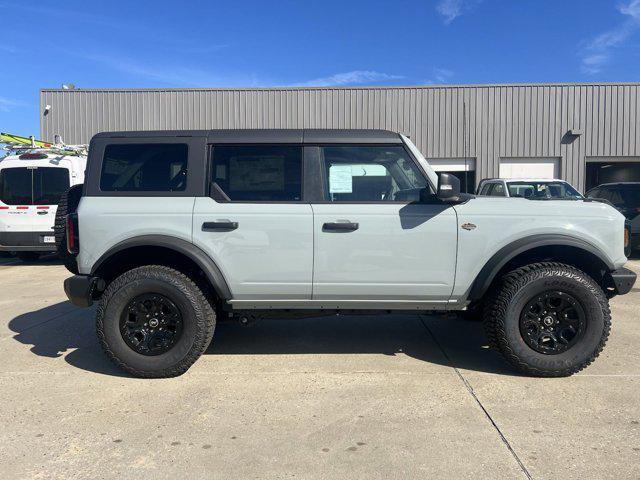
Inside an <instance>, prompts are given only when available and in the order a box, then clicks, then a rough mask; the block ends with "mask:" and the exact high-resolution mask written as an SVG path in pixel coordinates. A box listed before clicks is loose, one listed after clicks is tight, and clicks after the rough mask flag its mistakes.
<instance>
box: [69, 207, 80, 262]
mask: <svg viewBox="0 0 640 480" xmlns="http://www.w3.org/2000/svg"><path fill="white" fill-rule="evenodd" d="M66 230H67V231H66V233H67V251H68V252H69V253H70V254H71V255H77V254H78V252H79V251H80V244H79V241H80V238H79V236H78V215H77V214H76V213H71V214H69V215H67V228H66Z"/></svg>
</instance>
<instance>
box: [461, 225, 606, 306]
mask: <svg viewBox="0 0 640 480" xmlns="http://www.w3.org/2000/svg"><path fill="white" fill-rule="evenodd" d="M547 246H563V247H574V248H577V249H580V250H584V251H586V252H588V253H590V254H592V255H595V256H596V257H597V258H599V259H600V260H601V261H602V263H603V264H604V265H606V267H607V268H608V269H609V270H610V271H612V270H615V267H614V265H613V263H612V262H611V260H609V258H607V256H606V255H605V254H604V253H603V252H602V251H601V250H600V249H598V248H597V247H595V246H593V245H592V244H590V243H589V242H587V241H585V240H582V239H580V238H576V237H572V236H570V235H561V234H540V235H532V236H529V237H525V238H520V239H518V240H515V241H513V242H511V243H509V244H507V245H505V246H504V247H502V248H501V249H500V250H498V251H497V252H496V253H495V254H494V255H493V256H492V257H491V258H490V259H489V261H487V263H485V265H484V267H482V269H481V270H480V273H478V275H477V276H476V278H475V280H474V282H473V284H472V286H471V289H470V291H469V295H468V296H467V298H468V299H469V300H471V301H475V300H479V299H480V298H482V296H483V295H484V294H485V293H486V291H487V290H488V289H489V287H490V286H491V283H492V282H493V280H494V279H495V278H496V275H497V274H498V272H500V270H501V269H502V267H504V266H505V265H506V264H507V263H508V262H509V261H511V260H512V259H514V258H515V257H516V256H518V255H520V254H521V253H524V252H526V251H528V250H532V249H534V248H538V247H547Z"/></svg>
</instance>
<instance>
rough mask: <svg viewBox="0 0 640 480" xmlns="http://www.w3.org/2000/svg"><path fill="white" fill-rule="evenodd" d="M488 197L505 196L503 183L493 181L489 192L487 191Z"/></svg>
mask: <svg viewBox="0 0 640 480" xmlns="http://www.w3.org/2000/svg"><path fill="white" fill-rule="evenodd" d="M487 195H489V196H490V197H505V196H506V192H505V189H504V185H503V184H502V183H494V184H492V185H491V188H489V193H487Z"/></svg>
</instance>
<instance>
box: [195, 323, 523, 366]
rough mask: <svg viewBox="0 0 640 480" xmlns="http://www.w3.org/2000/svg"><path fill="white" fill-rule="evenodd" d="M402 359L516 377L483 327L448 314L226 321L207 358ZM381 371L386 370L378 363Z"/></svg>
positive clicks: (218, 331) (219, 327)
mask: <svg viewBox="0 0 640 480" xmlns="http://www.w3.org/2000/svg"><path fill="white" fill-rule="evenodd" d="M359 353H360V354H376V353H377V354H383V355H399V354H404V355H408V356H409V357H412V358H415V359H417V360H422V361H425V362H430V363H433V364H439V365H445V366H451V367H456V368H460V369H467V370H473V371H478V372H486V373H494V374H502V375H510V376H513V375H517V373H515V372H514V371H513V370H511V369H509V368H508V367H507V366H506V364H505V363H504V361H503V360H502V359H501V358H500V356H499V355H498V354H497V353H496V352H494V351H492V350H490V349H489V348H488V347H487V345H486V339H485V336H484V332H483V329H482V324H481V322H477V321H469V320H463V319H460V318H457V317H456V316H455V315H451V316H450V318H448V317H447V318H443V317H442V316H436V315H430V316H421V315H366V316H364V315H355V316H347V315H344V316H329V317H316V318H305V319H287V320H273V319H270V320H263V321H260V322H258V323H256V324H255V325H252V326H248V327H244V326H241V325H240V324H239V323H233V322H225V323H220V324H219V325H217V326H216V332H215V335H214V338H213V341H212V342H211V346H210V347H209V349H208V350H207V354H211V355H229V354H233V355H241V354H248V355H278V354H282V355H289V354H320V355H323V354H359ZM381 368H382V369H384V366H383V365H382V364H381Z"/></svg>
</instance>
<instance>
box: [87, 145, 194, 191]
mask: <svg viewBox="0 0 640 480" xmlns="http://www.w3.org/2000/svg"><path fill="white" fill-rule="evenodd" d="M188 150H189V149H188V146H187V145H186V144H183V143H151V144H141V143H136V144H115V145H107V146H106V147H105V150H104V157H103V160H102V172H101V174H100V189H101V190H102V191H106V192H173V191H182V190H185V188H186V186H187V156H188Z"/></svg>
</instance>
